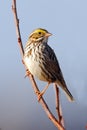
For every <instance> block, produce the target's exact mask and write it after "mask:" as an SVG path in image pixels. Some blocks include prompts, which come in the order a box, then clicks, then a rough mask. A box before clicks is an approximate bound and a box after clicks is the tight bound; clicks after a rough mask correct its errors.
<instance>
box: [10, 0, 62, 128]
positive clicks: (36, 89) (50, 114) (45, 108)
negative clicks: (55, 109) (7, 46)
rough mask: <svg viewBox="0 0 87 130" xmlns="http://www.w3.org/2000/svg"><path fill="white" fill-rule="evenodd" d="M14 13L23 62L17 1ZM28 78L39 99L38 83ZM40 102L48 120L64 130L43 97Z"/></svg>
mask: <svg viewBox="0 0 87 130" xmlns="http://www.w3.org/2000/svg"><path fill="white" fill-rule="evenodd" d="M12 11H13V14H14V21H15V26H16V34H17V39H18V43H19V48H20V52H21V56H22V60H23V55H24V49H23V44H22V40H21V35H20V28H19V19H18V16H17V8H16V0H12ZM23 63H24V61H23ZM24 66H25V68H26V69H27V66H26V65H25V63H24ZM28 77H29V79H30V80H31V83H32V86H33V89H34V92H35V94H36V95H37V98H38V93H36V92H37V91H39V89H38V87H37V84H36V82H35V80H34V77H33V76H32V75H31V74H30V75H29V76H28ZM39 102H40V104H41V105H42V107H43V109H44V111H45V112H46V114H47V116H48V118H49V119H50V120H51V121H52V122H53V124H54V125H55V126H56V127H57V128H59V130H64V127H63V126H61V125H60V123H59V122H58V120H57V119H56V118H55V117H54V115H53V114H52V113H51V111H50V109H49V108H48V106H47V104H46V102H45V101H44V99H43V98H42V97H41V99H40V101H39Z"/></svg>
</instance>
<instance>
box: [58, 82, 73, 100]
mask: <svg viewBox="0 0 87 130" xmlns="http://www.w3.org/2000/svg"><path fill="white" fill-rule="evenodd" d="M57 83H58V85H59V86H60V87H61V88H62V89H63V91H64V92H65V94H66V96H67V98H68V100H69V101H70V102H72V101H74V98H73V96H72V94H71V93H70V91H69V90H68V88H67V86H66V84H65V82H63V83H64V85H62V84H61V83H60V82H57Z"/></svg>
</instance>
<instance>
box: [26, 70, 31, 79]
mask: <svg viewBox="0 0 87 130" xmlns="http://www.w3.org/2000/svg"><path fill="white" fill-rule="evenodd" d="M30 74H31V73H30V71H29V70H28V69H26V73H25V76H24V77H25V78H26V77H27V76H29V75H30Z"/></svg>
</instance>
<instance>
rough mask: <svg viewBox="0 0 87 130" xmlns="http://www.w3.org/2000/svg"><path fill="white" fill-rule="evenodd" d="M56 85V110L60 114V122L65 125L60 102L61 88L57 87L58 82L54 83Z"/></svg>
mask: <svg viewBox="0 0 87 130" xmlns="http://www.w3.org/2000/svg"><path fill="white" fill-rule="evenodd" d="M54 86H55V93H56V111H57V114H58V119H59V123H60V124H61V125H62V126H63V127H64V119H63V115H62V109H61V104H60V96H59V88H58V87H57V84H54Z"/></svg>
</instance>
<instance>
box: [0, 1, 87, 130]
mask: <svg viewBox="0 0 87 130" xmlns="http://www.w3.org/2000/svg"><path fill="white" fill-rule="evenodd" d="M11 6H12V1H6V0H3V1H1V2H0V12H1V13H0V41H1V42H0V45H1V46H0V128H2V130H34V129H36V130H38V129H39V130H44V129H47V130H56V127H55V126H54V125H53V124H52V123H51V122H50V120H49V119H48V118H47V116H46V114H45V112H44V111H43V109H42V107H41V105H40V104H39V103H38V101H37V99H36V96H35V94H34V92H33V89H32V86H31V83H30V81H29V80H28V78H26V79H25V78H24V75H25V69H24V67H23V65H22V62H21V56H20V52H19V47H18V43H17V38H16V32H15V24H14V19H13V13H12V9H11ZM17 9H18V17H19V20H20V30H21V36H22V40H23V45H24V46H25V43H26V42H27V39H28V36H29V34H30V32H31V31H32V30H33V29H35V28H38V27H42V28H45V29H47V30H48V31H49V32H51V33H52V34H53V36H52V37H50V39H49V45H50V46H51V47H52V48H53V49H54V50H55V53H56V55H57V58H58V60H59V63H60V66H61V69H62V72H63V74H64V78H65V80H66V82H67V85H68V88H69V90H70V91H71V93H72V95H73V96H74V98H75V102H74V103H70V102H68V100H67V98H66V96H65V94H64V93H63V92H62V91H61V92H60V94H61V103H62V109H63V116H64V120H65V126H66V129H67V130H85V126H86V125H87V99H86V98H87V60H86V59H87V0H55V1H51V0H44V1H41V0H38V1H35V0H29V1H28V0H26V1H21V0H18V1H17ZM36 81H37V84H38V85H39V88H40V90H42V89H43V88H44V86H45V85H46V83H44V82H41V81H38V80H37V79H36ZM44 98H45V99H46V101H47V103H48V104H49V106H50V108H51V110H52V112H53V113H54V114H55V115H56V112H55V91H54V88H53V86H52V85H51V86H50V87H49V89H48V90H47V91H46V93H45V95H44Z"/></svg>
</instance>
